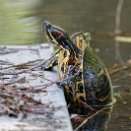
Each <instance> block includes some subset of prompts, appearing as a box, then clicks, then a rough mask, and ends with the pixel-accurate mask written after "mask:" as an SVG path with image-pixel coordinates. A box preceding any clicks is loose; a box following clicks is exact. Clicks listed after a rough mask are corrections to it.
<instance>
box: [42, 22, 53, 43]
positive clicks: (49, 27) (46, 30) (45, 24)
mask: <svg viewBox="0 0 131 131" xmlns="http://www.w3.org/2000/svg"><path fill="white" fill-rule="evenodd" d="M42 31H43V32H44V33H45V34H46V36H47V38H48V39H49V40H50V41H51V42H53V38H52V31H53V27H52V25H51V23H50V22H49V21H44V22H43V26H42ZM53 43H54V42H53Z"/></svg>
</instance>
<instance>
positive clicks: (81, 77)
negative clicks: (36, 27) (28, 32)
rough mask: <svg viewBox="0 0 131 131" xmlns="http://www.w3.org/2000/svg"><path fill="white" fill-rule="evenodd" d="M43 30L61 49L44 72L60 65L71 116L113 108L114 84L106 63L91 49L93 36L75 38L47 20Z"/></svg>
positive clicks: (76, 34)
mask: <svg viewBox="0 0 131 131" xmlns="http://www.w3.org/2000/svg"><path fill="white" fill-rule="evenodd" d="M42 31H43V32H44V33H45V34H46V36H47V38H48V40H49V41H50V42H51V43H52V44H53V45H55V46H57V47H58V48H59V54H58V56H56V57H55V58H54V60H52V61H51V62H49V64H47V65H46V66H45V67H44V69H45V70H52V68H53V67H54V66H55V65H57V66H58V74H59V78H60V81H58V82H57V85H58V86H59V87H61V88H62V89H63V90H64V95H65V99H66V102H67V105H68V109H69V112H70V113H78V114H86V113H88V111H89V110H99V109H101V108H103V107H105V106H110V105H111V103H112V100H113V97H112V93H113V92H112V83H111V79H110V76H109V74H108V72H107V69H106V67H105V64H104V63H103V61H102V60H101V59H100V58H99V57H98V56H97V55H96V53H95V52H94V51H93V49H92V47H91V46H90V39H91V36H90V33H89V32H77V33H74V34H73V35H72V36H69V34H68V33H67V32H66V31H65V30H64V29H62V28H61V27H59V26H56V25H54V24H52V23H50V22H49V21H44V22H43V25H42Z"/></svg>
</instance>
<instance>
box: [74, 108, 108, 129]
mask: <svg viewBox="0 0 131 131" xmlns="http://www.w3.org/2000/svg"><path fill="white" fill-rule="evenodd" d="M106 108H109V107H104V108H102V109H101V110H99V111H97V112H96V113H94V114H93V115H91V116H90V117H87V118H86V119H85V120H84V121H83V122H82V123H81V124H80V125H79V126H78V127H77V128H76V129H75V130H74V131H79V129H80V128H81V127H82V126H83V125H84V124H86V123H87V121H88V120H90V119H91V118H93V117H95V116H96V115H98V114H99V113H100V112H102V111H104V110H105V109H106Z"/></svg>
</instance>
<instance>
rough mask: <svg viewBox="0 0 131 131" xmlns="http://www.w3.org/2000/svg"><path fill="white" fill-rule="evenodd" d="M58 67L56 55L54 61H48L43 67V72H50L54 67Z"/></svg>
mask: <svg viewBox="0 0 131 131" xmlns="http://www.w3.org/2000/svg"><path fill="white" fill-rule="evenodd" d="M56 65H58V56H57V55H56V56H55V57H54V59H51V60H50V61H48V62H47V63H46V64H45V65H44V66H43V67H42V69H43V70H46V71H51V70H52V69H53V67H54V66H56Z"/></svg>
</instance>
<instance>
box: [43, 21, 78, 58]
mask: <svg viewBox="0 0 131 131" xmlns="http://www.w3.org/2000/svg"><path fill="white" fill-rule="evenodd" d="M42 30H43V32H45V34H46V36H47V38H48V39H49V41H50V42H51V43H54V44H55V45H58V46H60V47H61V48H62V49H65V50H68V51H69V52H70V54H71V55H72V56H73V57H77V55H78V54H79V51H80V50H79V49H78V48H77V47H76V45H75V44H74V42H73V41H72V40H71V39H70V37H69V35H68V33H66V32H65V31H64V29H62V28H60V27H59V26H56V25H53V24H51V23H50V22H49V21H44V23H43V26H42Z"/></svg>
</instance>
